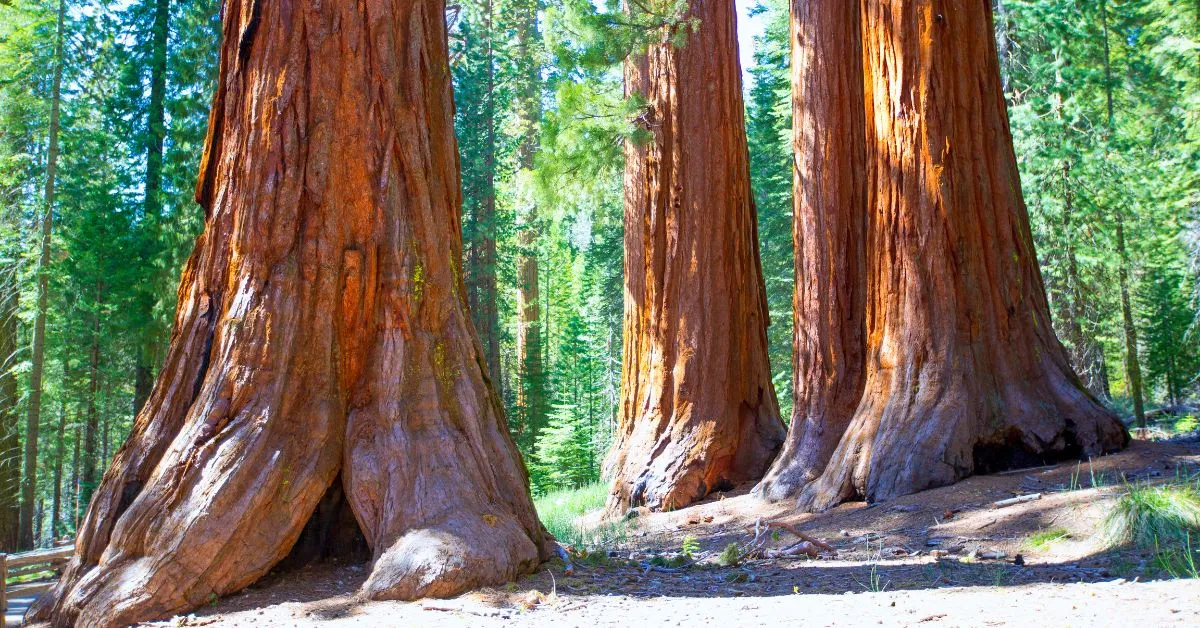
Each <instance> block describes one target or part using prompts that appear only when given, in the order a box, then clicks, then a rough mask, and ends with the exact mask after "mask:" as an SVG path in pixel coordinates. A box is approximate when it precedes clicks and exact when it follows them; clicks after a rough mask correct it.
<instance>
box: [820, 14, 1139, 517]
mask: <svg viewBox="0 0 1200 628" xmlns="http://www.w3.org/2000/svg"><path fill="white" fill-rule="evenodd" d="M863 7H864V13H863V16H862V20H863V50H864V51H865V73H866V76H867V83H866V92H865V96H866V112H867V126H866V138H867V142H866V145H867V163H868V173H867V177H868V180H869V181H870V182H871V186H872V187H871V188H870V189H869V191H868V197H869V198H868V204H867V207H868V223H867V233H868V237H867V243H866V246H867V266H866V267H867V301H866V303H867V309H866V335H867V346H866V382H865V388H864V393H863V397H862V400H861V402H860V403H859V406H858V410H857V412H856V414H855V416H854V418H853V420H852V421H851V423H850V425H849V427H848V429H847V430H846V433H845V435H844V436H843V437H842V440H841V442H840V443H839V445H838V447H837V449H836V450H835V451H834V453H833V456H832V457H831V459H830V462H829V464H828V465H827V466H826V469H825V472H824V473H823V474H822V475H821V476H820V477H819V478H817V480H815V481H814V482H812V483H810V484H809V485H808V486H807V487H806V488H805V489H804V491H803V492H802V493H801V496H800V500H799V503H800V506H801V507H802V508H806V509H813V510H822V509H825V508H828V507H831V506H833V505H835V504H837V503H839V502H841V501H845V500H847V499H853V498H865V499H867V500H869V501H880V500H886V499H890V498H892V497H896V496H899V495H904V494H908V493H913V492H916V491H920V490H923V489H927V488H932V487H935V486H941V485H945V484H949V483H952V482H955V481H957V480H959V479H961V478H963V477H966V476H967V475H970V474H972V473H987V472H991V471H996V470H1000V469H1005V468H1011V467H1016V466H1023V465H1032V464H1037V463H1041V462H1043V461H1046V460H1053V459H1058V458H1064V457H1078V456H1080V455H1084V454H1087V455H1096V454H1101V453H1104V452H1107V451H1112V450H1114V449H1117V448H1119V447H1122V446H1123V445H1124V444H1125V443H1126V442H1127V439H1128V434H1127V433H1126V431H1125V429H1124V427H1123V426H1122V425H1121V424H1120V422H1119V421H1117V420H1116V418H1115V417H1114V416H1113V415H1112V414H1110V413H1109V412H1108V411H1107V410H1106V409H1104V408H1103V407H1102V406H1101V405H1100V404H1099V403H1098V402H1097V401H1096V400H1095V398H1094V397H1092V396H1091V395H1090V394H1089V393H1088V392H1087V391H1086V390H1085V389H1084V388H1083V386H1082V384H1081V383H1080V381H1079V378H1078V377H1077V376H1076V375H1075V373H1074V371H1073V370H1072V368H1071V365H1070V362H1069V360H1068V359H1067V355H1066V351H1065V349H1064V348H1063V347H1062V345H1061V344H1060V343H1059V342H1058V340H1057V339H1056V338H1055V336H1054V332H1053V330H1052V328H1051V325H1050V313H1049V305H1048V303H1047V301H1046V296H1045V289H1044V287H1043V284H1042V278H1041V274H1040V270H1039V268H1038V265H1037V256H1036V255H1035V252H1034V248H1033V238H1032V235H1031V233H1030V227H1029V217H1028V214H1027V211H1026V209H1025V204H1024V201H1023V200H1022V198H1021V193H1020V190H1021V185H1020V181H1019V179H1018V174H1017V165H1016V156H1015V154H1014V152H1013V145H1012V136H1011V132H1010V130H1009V127H1008V119H1007V113H1006V109H1005V103H1004V98H1003V95H1002V93H1001V85H1000V72H999V64H998V61H997V56H996V46H995V40H994V32H993V30H992V27H993V25H992V21H991V11H990V8H989V6H988V4H987V3H985V2H967V3H932V4H930V3H917V2H909V1H903V0H865V1H864V3H863Z"/></svg>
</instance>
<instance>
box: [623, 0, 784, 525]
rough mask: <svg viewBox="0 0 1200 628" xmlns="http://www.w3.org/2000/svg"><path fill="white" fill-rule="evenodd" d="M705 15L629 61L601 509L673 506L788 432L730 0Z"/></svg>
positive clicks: (763, 461) (752, 476)
mask: <svg viewBox="0 0 1200 628" xmlns="http://www.w3.org/2000/svg"><path fill="white" fill-rule="evenodd" d="M689 15H690V16H691V17H694V18H697V19H698V20H699V29H698V30H697V31H695V32H692V33H689V34H688V37H687V43H686V45H685V46H683V47H682V48H680V47H677V46H675V45H673V44H672V43H671V42H670V41H669V37H670V35H669V34H666V33H664V35H663V40H662V42H661V43H658V44H655V45H652V46H651V47H650V49H649V50H648V52H647V54H646V55H645V56H641V57H640V58H638V59H636V60H633V61H630V62H629V63H628V64H627V65H626V69H625V83H626V87H625V89H626V91H627V92H628V93H631V94H640V95H642V96H644V97H645V98H646V102H647V103H648V107H647V110H646V111H645V113H644V115H643V123H644V124H645V126H646V128H647V129H648V130H649V131H651V132H652V133H653V139H652V140H651V141H650V142H649V143H648V144H647V145H646V146H639V145H638V144H636V143H634V142H628V143H627V144H626V168H625V224H626V229H625V294H626V301H625V364H624V367H623V373H622V384H621V407H622V411H621V423H620V425H619V426H618V428H617V434H616V438H617V442H616V444H615V446H614V448H613V450H612V453H611V454H610V456H609V458H608V460H607V461H606V464H605V468H606V470H607V472H608V474H609V475H610V477H613V478H614V483H613V488H612V494H611V495H610V496H609V502H608V509H609V512H610V513H619V512H622V511H624V509H626V508H629V507H631V506H638V505H643V504H644V505H646V506H649V507H650V508H652V509H665V510H670V509H675V508H681V507H684V506H687V505H688V504H690V503H692V502H695V501H696V500H699V499H702V498H703V497H704V496H706V495H708V494H709V493H711V492H713V491H716V490H725V489H728V488H731V487H732V486H733V484H734V483H736V482H743V481H747V480H757V479H759V478H761V477H762V474H763V473H764V472H765V471H766V468H767V465H768V464H770V462H771V459H772V458H774V456H775V454H776V452H777V451H778V450H779V447H780V445H781V444H782V443H783V437H784V426H783V422H782V421H781V420H780V418H779V405H778V403H777V401H776V399H775V391H774V388H773V387H772V385H771V370H770V366H769V364H768V354H767V303H766V290H765V288H764V287H763V276H762V265H761V263H760V260H759V255H758V233H757V218H756V216H755V209H754V201H753V197H752V196H751V192H750V167H749V153H748V152H747V147H746V125H745V121H744V107H743V105H742V81H741V66H740V63H739V62H738V57H737V51H738V48H737V27H736V24H735V15H734V4H733V1H732V0H692V2H691V3H690V9H689Z"/></svg>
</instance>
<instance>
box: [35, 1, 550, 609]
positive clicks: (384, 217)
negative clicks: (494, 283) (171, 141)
mask: <svg viewBox="0 0 1200 628" xmlns="http://www.w3.org/2000/svg"><path fill="white" fill-rule="evenodd" d="M223 15H224V37H223V43H222V53H221V69H220V78H219V81H218V87H217V93H216V96H215V100H214V104H213V111H212V115H211V118H210V125H209V138H208V141H207V146H206V149H205V157H204V159H203V160H202V165H201V174H200V183H199V186H198V191H197V200H198V201H199V203H200V204H201V206H203V207H204V208H205V211H206V216H207V219H206V225H205V231H204V233H203V235H201V236H200V238H199V239H198V240H197V246H196V249H195V251H194V252H193V254H192V256H191V258H190V260H189V261H188V263H187V265H186V266H185V268H184V270H183V276H182V280H181V284H180V287H179V309H178V312H177V313H176V320H175V328H174V331H173V333H172V338H171V346H170V349H169V350H168V353H167V358H166V362H165V365H164V367H163V370H162V373H161V375H160V377H159V378H158V381H157V383H156V385H155V387H154V390H153V392H152V393H151V395H150V398H149V400H148V401H147V402H146V405H145V407H144V408H143V409H142V412H141V414H140V415H138V418H137V420H136V422H135V425H134V427H133V431H132V433H131V435H130V437H129V439H128V440H127V441H126V443H125V445H124V446H123V447H122V448H121V450H120V451H119V452H117V454H116V456H115V459H114V461H113V464H112V466H111V468H110V469H109V470H108V472H107V473H106V474H105V476H104V480H103V482H102V483H101V485H100V487H99V489H98V490H97V492H96V494H95V496H94V497H93V499H92V502H91V504H90V506H89V508H88V511H87V515H86V517H85V519H84V522H83V525H82V529H81V530H80V533H79V535H78V538H77V540H76V556H75V557H74V558H73V559H72V561H71V563H70V564H69V565H68V567H67V568H66V570H65V572H64V574H63V577H62V579H61V581H60V582H59V584H58V585H57V587H56V588H55V589H54V591H53V592H51V593H50V594H47V595H46V596H44V597H43V598H42V599H41V600H39V602H38V604H37V606H36V607H35V608H34V609H33V611H32V615H31V617H32V618H34V619H36V620H50V621H53V622H54V623H56V624H71V623H74V624H77V625H85V626H92V625H121V624H128V623H135V622H139V621H144V620H149V619H154V618H161V617H164V616H169V615H172V614H175V613H179V612H183V611H186V610H188V609H190V608H194V607H196V606H198V605H200V604H204V603H206V602H208V601H210V600H211V599H213V596H224V595H226V594H229V593H232V592H235V591H238V590H241V589H242V588H244V587H246V586H247V585H249V584H251V583H253V582H254V581H255V580H257V579H258V578H259V577H260V576H262V575H263V574H265V573H267V571H268V570H270V569H271V568H272V567H273V566H275V565H276V564H277V563H279V561H280V560H281V559H282V558H284V557H285V556H286V555H287V554H288V553H289V551H290V550H291V548H292V546H293V545H294V544H295V542H296V540H297V539H298V537H299V536H300V534H301V531H302V529H303V528H304V526H305V522H306V521H308V520H309V519H310V518H311V517H312V516H313V515H314V512H315V511H316V510H317V506H318V503H319V502H320V501H321V500H322V497H323V496H324V495H326V494H327V493H330V490H329V489H330V488H331V485H332V483H333V482H334V481H335V479H336V478H339V477H340V478H341V480H340V481H341V482H342V487H343V488H344V494H345V499H346V500H347V502H348V506H349V507H350V508H351V509H352V510H353V514H354V519H355V520H356V521H357V524H358V526H359V527H360V529H361V531H362V534H363V536H364V537H365V539H366V542H367V544H368V545H369V546H370V548H371V551H372V554H373V557H374V559H373V562H372V565H371V568H370V575H369V577H368V578H367V580H366V582H365V583H364V585H363V590H362V591H361V594H362V595H364V596H365V597H371V598H401V599H411V598H416V597H422V596H447V595H453V594H456V593H459V592H461V591H463V590H465V589H469V588H473V587H477V586H480V585H483V584H500V583H503V582H507V581H510V580H512V579H514V578H516V577H517V576H519V575H520V574H522V573H525V572H528V571H530V570H532V569H533V568H535V567H536V566H537V564H538V563H539V561H540V560H541V559H542V558H543V557H544V556H545V550H546V549H547V548H548V546H547V544H546V543H545V541H546V538H545V537H544V535H543V531H542V528H541V526H540V524H539V523H538V521H537V517H536V515H535V513H534V509H533V504H532V500H531V499H530V497H529V489H528V478H527V475H526V472H525V469H524V466H523V465H522V463H521V460H520V457H519V456H518V454H517V451H516V448H515V446H514V444H513V442H512V440H511V439H510V437H509V436H508V432H507V429H506V423H505V420H504V416H503V411H502V407H501V405H500V402H499V399H498V397H497V395H496V393H495V391H494V390H493V389H492V388H491V386H490V385H489V383H488V378H487V376H486V375H485V370H486V368H487V367H486V363H485V361H484V358H483V353H482V349H481V347H480V343H479V340H478V338H477V336H476V333H475V330H474V326H473V325H472V324H471V320H470V316H469V312H468V308H467V302H466V287H465V285H464V282H463V279H462V269H461V266H460V265H461V260H462V240H461V237H460V225H459V221H460V205H461V192H460V181H459V176H458V175H459V173H458V164H457V149H456V146H455V139H454V127H453V118H452V115H453V114H452V111H453V103H452V102H451V91H450V75H449V68H448V59H447V49H446V31H445V21H444V6H443V4H442V3H441V2H440V1H437V0H379V1H377V2H371V3H368V4H367V5H361V4H355V3H345V2H318V1H316V0H303V1H298V2H293V3H273V2H260V1H257V0H229V1H228V2H227V3H226V5H225V7H224V13H223ZM336 492H337V491H334V493H336Z"/></svg>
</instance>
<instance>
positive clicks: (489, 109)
mask: <svg viewBox="0 0 1200 628" xmlns="http://www.w3.org/2000/svg"><path fill="white" fill-rule="evenodd" d="M480 10H481V11H482V13H483V24H482V31H483V34H482V36H481V40H482V45H483V46H484V54H483V61H484V63H485V65H486V69H485V75H484V82H485V84H484V88H483V93H484V102H483V118H484V120H483V124H485V125H486V127H485V129H484V137H483V168H484V173H483V188H484V189H483V194H482V197H481V198H480V199H479V203H478V204H477V206H476V207H475V215H474V216H472V225H471V229H470V232H471V235H472V237H471V238H470V245H469V248H468V251H467V266H468V267H467V289H468V291H469V297H470V298H469V300H470V304H471V316H472V318H473V320H474V321H475V327H476V329H477V330H478V331H479V339H480V341H481V342H482V343H483V355H484V361H485V362H486V364H487V373H488V376H489V377H490V378H491V380H492V384H493V385H494V386H496V387H497V389H499V388H500V387H501V386H502V385H503V380H502V379H501V373H500V312H499V309H498V300H499V296H500V293H499V291H498V290H497V285H496V92H497V85H496V58H495V48H494V47H495V44H494V42H495V39H496V37H497V36H498V35H497V34H496V32H495V24H494V22H495V15H494V14H495V11H496V8H495V6H494V5H493V2H492V0H482V2H481V9H480Z"/></svg>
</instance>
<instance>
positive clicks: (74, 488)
mask: <svg viewBox="0 0 1200 628" xmlns="http://www.w3.org/2000/svg"><path fill="white" fill-rule="evenodd" d="M74 441H75V443H74V445H73V446H72V449H71V527H72V528H73V529H75V530H79V520H80V519H81V518H83V503H82V502H81V501H80V499H79V492H80V491H79V481H80V480H79V475H80V474H79V462H80V455H79V444H80V443H81V442H83V430H82V428H80V427H79V415H78V414H76V416H75V438H74Z"/></svg>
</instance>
